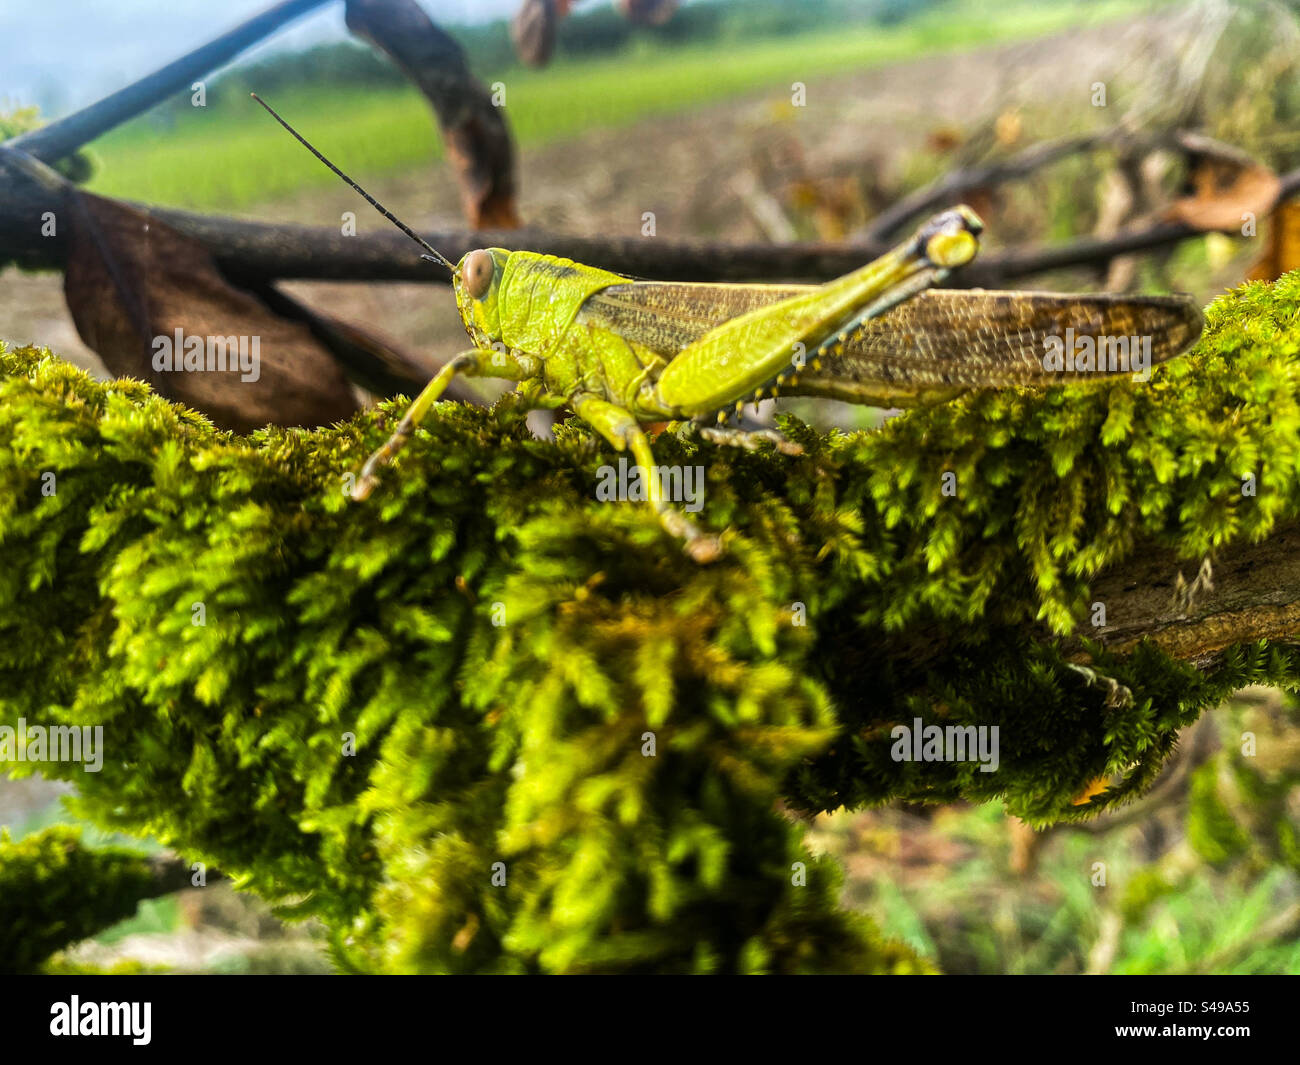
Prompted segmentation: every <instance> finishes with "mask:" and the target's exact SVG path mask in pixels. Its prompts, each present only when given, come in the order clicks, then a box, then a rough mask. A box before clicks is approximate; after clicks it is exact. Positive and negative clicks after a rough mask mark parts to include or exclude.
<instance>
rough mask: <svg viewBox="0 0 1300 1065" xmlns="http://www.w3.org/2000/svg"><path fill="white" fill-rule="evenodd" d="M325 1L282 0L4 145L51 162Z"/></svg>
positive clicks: (157, 102) (159, 100) (119, 123)
mask: <svg viewBox="0 0 1300 1065" xmlns="http://www.w3.org/2000/svg"><path fill="white" fill-rule="evenodd" d="M329 2H330V0H284V2H283V3H280V4H277V5H276V6H275V7H273V8H271V9H270V10H268V11H264V12H262V14H260V15H257V16H255V17H254V18H251V19H249V20H248V21H247V22H245V23H243V24H242V25H239V26H236V27H235V28H234V29H233V30H231V31H230V32H229V33H224V34H222V35H221V36H220V37H218V38H217V39H216V40H214V41H210V42H209V43H207V44H205V45H204V46H203V47H202V48H196V49H195V50H194V51H193V52H190V53H189V55H185V56H182V57H181V58H180V59H177V60H176V61H175V62H174V63H168V64H167V66H165V67H163V68H162V69H161V70H157V71H155V72H154V73H152V74H150V75H149V76H148V77H145V78H141V79H140V80H139V81H137V82H135V83H134V84H133V85H128V86H127V87H126V88H125V89H119V90H118V91H117V92H115V93H113V94H112V95H111V96H106V97H104V99H102V100H99V101H97V102H96V103H93V104H91V105H90V106H89V107H85V108H82V110H80V111H77V112H75V113H74V114H71V115H68V116H67V117H65V118H61V119H59V120H58V121H57V122H51V123H50V124H49V125H48V126H42V127H41V128H40V129H35V130H32V131H31V132H29V133H24V134H22V135H20V136H18V137H15V138H13V139H12V140H10V141H7V142H6V147H10V148H18V149H21V150H22V151H24V152H26V153H27V154H28V155H30V156H32V157H33V158H34V159H39V160H41V161H42V162H46V163H53V162H57V161H58V160H59V159H62V158H63V157H64V156H65V155H69V154H70V153H72V152H75V151H76V150H77V149H78V148H80V147H81V146H82V145H84V144H88V143H90V142H91V141H93V140H94V139H95V138H96V137H98V136H101V135H102V134H104V133H107V132H108V131H109V130H110V129H113V128H114V127H115V126H120V125H121V124H122V123H123V122H125V121H127V120H128V119H131V118H134V117H135V116H136V115H138V114H141V113H143V112H145V111H147V110H149V108H151V107H153V106H155V105H156V104H160V103H162V102H163V101H164V100H165V99H167V97H168V96H170V95H171V94H172V93H174V92H178V91H181V90H186V89H188V88H189V87H190V85H191V84H192V83H193V81H194V79H195V78H201V77H203V76H204V75H205V74H207V73H208V72H209V71H211V70H214V69H215V68H217V67H219V66H221V65H222V64H224V63H228V62H229V61H230V60H231V59H233V58H234V57H235V56H237V55H239V53H240V52H242V51H244V50H245V49H246V48H249V47H251V46H252V45H254V44H256V43H257V42H258V41H260V40H262V38H264V37H268V36H270V35H271V34H272V33H274V32H275V31H276V30H278V29H279V28H280V27H281V26H283V25H285V23H287V22H292V21H293V20H294V19H296V18H298V17H300V16H302V15H305V14H306V13H307V12H308V11H311V10H312V9H313V8H318V7H324V6H325V4H327V3H329Z"/></svg>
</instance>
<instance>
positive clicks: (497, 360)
mask: <svg viewBox="0 0 1300 1065" xmlns="http://www.w3.org/2000/svg"><path fill="white" fill-rule="evenodd" d="M253 98H254V99H255V100H257V102H258V103H260V104H261V105H262V106H263V107H265V108H266V110H267V111H269V112H270V113H271V115H272V116H273V117H274V118H275V119H276V121H277V122H279V123H280V125H282V126H283V127H284V128H285V129H286V130H288V131H289V132H290V133H291V134H293V136H294V137H296V138H297V139H298V141H299V142H301V143H302V144H303V145H304V146H305V147H306V148H307V150H308V151H310V152H311V153H312V154H313V155H315V156H316V158H317V159H319V160H320V161H321V162H322V163H324V164H325V165H326V166H327V167H329V168H330V170H332V171H333V172H334V173H335V174H337V175H338V176H339V177H340V178H342V179H343V180H344V181H346V182H347V183H348V184H349V185H350V186H351V187H352V188H353V189H355V190H356V191H357V192H359V193H360V194H361V195H362V196H363V197H365V199H366V200H367V201H368V202H369V203H370V204H371V205H372V206H373V207H374V208H375V209H376V210H378V211H379V212H380V213H381V214H382V215H384V217H385V218H387V219H388V220H389V221H391V222H393V223H394V224H395V225H396V226H397V227H398V228H399V229H401V230H402V232H404V233H405V234H406V235H407V236H409V237H410V238H411V239H412V240H414V241H415V242H416V243H418V244H419V245H420V246H421V247H422V248H424V252H425V253H424V255H423V258H425V259H428V260H430V261H433V262H438V263H441V264H442V265H444V266H445V267H447V269H448V270H450V271H451V274H452V286H453V289H454V292H455V297H456V306H457V309H458V310H459V312H460V316H461V320H462V322H463V323H464V325H465V330H466V332H467V333H468V334H469V337H470V340H471V341H472V342H473V347H472V348H470V349H469V350H467V351H463V352H461V353H460V354H458V355H456V356H454V357H453V358H452V359H451V360H449V361H448V362H447V363H445V364H444V365H443V367H442V368H441V369H440V370H439V371H438V373H437V374H436V375H435V376H434V377H433V379H432V380H431V381H430V382H429V383H428V385H426V386H425V388H424V390H423V391H422V392H421V393H420V395H419V396H418V397H417V398H416V400H415V402H413V403H412V404H411V406H410V408H409V409H408V410H407V411H406V414H405V415H404V416H403V417H402V420H401V422H399V423H398V426H397V428H396V430H394V432H393V434H392V435H391V436H390V437H389V439H388V441H387V442H386V443H385V444H384V445H383V446H382V447H381V448H379V450H378V451H376V452H375V453H374V454H372V455H371V456H370V458H369V459H368V460H367V461H366V463H365V465H364V466H363V467H362V469H361V473H360V475H359V477H358V480H357V482H356V486H355V488H354V489H353V491H352V498H353V499H354V500H358V501H360V500H364V499H366V498H367V497H368V496H369V495H370V494H371V492H372V491H373V490H374V488H375V486H376V484H377V483H378V476H379V471H380V470H381V469H383V468H384V467H385V466H387V465H388V464H389V463H391V462H392V460H393V458H394V457H395V456H396V455H397V453H398V452H399V451H400V450H401V449H402V447H403V446H404V445H405V443H406V441H407V440H408V439H409V438H410V436H411V434H412V433H413V432H414V431H415V429H416V428H417V427H418V426H419V424H420V422H421V421H422V420H423V419H424V417H425V415H426V414H427V413H428V412H429V409H430V408H431V407H432V405H433V404H434V402H436V401H437V400H438V398H439V397H440V396H441V395H442V394H443V392H444V391H445V390H446V388H447V386H448V385H449V384H450V383H451V381H452V378H453V377H455V376H456V375H457V374H461V375H464V376H467V377H497V378H502V379H505V380H510V381H515V382H517V385H518V391H519V392H520V393H521V394H522V397H523V399H524V404H525V406H528V407H532V408H535V409H536V408H545V409H554V408H556V407H560V406H565V405H567V406H569V407H570V408H571V409H572V410H573V412H574V413H575V414H576V415H577V416H578V417H579V418H581V419H582V420H583V421H585V422H587V424H589V425H590V426H592V428H594V429H595V430H596V431H597V432H598V433H600V435H601V436H603V437H604V438H605V439H606V440H607V441H608V442H609V443H610V444H611V445H612V446H613V447H615V448H616V449H617V450H619V451H624V450H627V451H631V453H632V456H633V458H634V459H635V460H636V463H637V465H638V466H639V467H640V468H641V471H642V473H641V475H642V477H643V478H644V480H645V482H646V485H647V488H648V491H647V496H648V503H649V505H650V506H651V507H652V508H653V510H654V512H655V515H656V517H657V518H658V520H659V522H660V524H661V525H662V526H663V528H664V529H665V530H666V531H667V532H668V533H670V534H671V535H673V536H675V537H677V538H678V539H680V540H681V541H682V542H683V544H684V547H685V549H686V551H687V552H688V554H690V555H691V556H692V557H693V558H695V559H696V560H697V561H700V562H708V561H712V560H713V559H715V558H717V557H718V555H719V554H720V552H721V541H720V540H719V539H718V538H717V537H716V536H713V535H709V534H705V533H702V532H701V531H700V530H699V529H697V528H696V527H695V526H694V525H693V524H692V523H691V522H690V520H689V519H688V518H687V517H686V516H685V515H684V514H681V513H679V512H678V511H677V510H675V509H674V508H673V507H672V506H671V505H670V502H669V501H668V500H666V499H665V498H663V492H662V486H661V485H660V483H659V479H658V476H657V472H656V471H657V466H656V465H655V461H654V457H653V454H652V452H651V448H650V441H649V438H648V437H647V436H646V432H645V429H644V428H643V426H644V425H646V424H652V423H656V422H664V421H669V422H684V423H686V424H687V426H690V427H693V428H695V429H696V430H697V431H698V432H700V433H701V435H704V436H705V437H707V438H709V439H712V440H714V441H715V442H719V443H725V444H734V445H737V446H742V447H754V446H757V444H758V443H759V442H761V441H764V440H766V441H771V442H773V443H775V444H776V445H777V446H778V447H780V448H781V449H782V450H786V451H790V452H797V450H798V449H797V448H795V447H792V446H791V445H789V444H788V443H787V442H786V441H785V440H784V439H783V438H781V437H780V435H779V434H777V433H775V432H774V431H771V430H763V431H760V432H744V431H742V430H739V429H733V428H727V427H725V423H726V419H727V416H728V413H729V412H730V411H731V410H732V409H733V408H734V410H735V411H736V412H737V413H739V411H740V410H741V408H742V407H743V406H744V404H745V403H747V402H751V401H753V402H757V401H758V400H760V399H763V398H765V397H769V396H770V397H775V396H777V395H778V394H786V395H807V396H822V397H828V398H832V399H841V400H848V401H849V402H856V403H869V404H872V405H875V406H883V407H893V406H907V405H912V404H915V403H922V402H937V401H941V400H944V399H948V398H951V397H952V396H954V395H957V394H960V393H961V392H963V391H966V390H969V389H975V388H1001V387H1012V386H1018V385H1019V386H1024V385H1045V384H1050V383H1053V382H1063V381H1079V380H1084V379H1087V378H1086V377H1085V376H1084V374H1091V375H1092V376H1093V377H1103V378H1104V377H1110V378H1114V377H1116V376H1118V375H1119V374H1121V373H1125V372H1130V370H1131V366H1137V367H1139V368H1140V369H1141V370H1149V367H1150V365H1151V364H1153V363H1155V362H1163V361H1165V360H1166V359H1169V358H1172V357H1173V356H1174V355H1177V354H1178V353H1179V352H1181V351H1183V350H1184V349H1185V348H1186V347H1187V346H1189V345H1190V344H1191V343H1192V342H1193V341H1194V340H1195V339H1196V338H1197V337H1198V336H1199V335H1200V330H1201V312H1200V309H1199V308H1198V307H1197V306H1196V304H1195V303H1194V302H1193V301H1192V300H1191V299H1190V298H1189V297H1186V296H1142V297H1130V296H1114V295H1092V294H1073V295H1058V294H1053V293H1039V292H1033V293H1029V292H993V291H984V290H979V289H972V290H952V291H945V290H937V289H933V287H932V286H934V285H936V284H937V283H938V282H941V281H942V280H943V279H944V278H946V277H947V276H948V274H949V273H950V272H951V271H952V270H954V269H956V268H958V267H960V266H963V265H965V264H966V263H968V262H970V260H971V259H973V258H974V256H975V254H976V251H977V250H978V238H979V235H980V233H981V231H982V230H983V223H982V222H981V221H980V219H979V217H978V216H977V215H976V214H975V212H974V211H972V210H971V209H970V208H969V207H965V206H959V207H956V208H953V209H950V210H947V211H943V212H942V213H940V214H937V215H935V216H934V217H933V218H931V219H930V220H929V221H928V222H926V223H925V224H924V225H922V226H921V227H920V228H919V229H918V230H917V231H916V233H915V234H914V235H913V236H912V237H911V238H910V239H909V240H907V241H905V242H903V243H902V244H900V245H898V246H897V247H896V248H894V249H893V250H891V251H888V252H886V253H885V254H884V255H882V256H881V257H880V258H878V259H876V260H875V261H874V262H871V263H868V264H867V265H866V266H863V267H861V268H860V269H858V270H855V271H853V272H851V273H848V274H845V275H844V276H843V277H840V278H837V279H836V280H833V281H828V282H826V283H825V284H823V285H741V284H707V283H677V282H651V281H637V280H635V279H633V278H629V277H625V276H623V275H621V274H615V273H610V272H609V271H606V270H601V269H597V268H595V267H591V266H584V265H582V264H580V263H575V262H572V261H571V260H569V259H562V258H558V257H556V256H553V255H541V254H538V253H535V252H527V251H508V250H506V249H504V248H480V249H478V250H475V251H471V252H469V253H468V254H467V255H465V256H464V257H463V258H462V259H461V260H460V262H458V263H452V262H451V261H450V260H448V259H447V258H446V257H445V256H443V255H442V254H441V253H440V252H438V251H437V250H436V249H435V248H433V247H432V246H431V245H429V244H428V243H427V242H426V241H425V240H423V239H422V238H421V237H420V236H418V235H417V234H416V233H415V232H414V231H413V230H412V229H411V228H410V227H409V226H407V225H406V224H405V223H404V222H402V221H400V220H399V219H398V218H397V217H396V216H394V215H393V214H392V213H391V212H390V211H388V210H387V208H385V207H384V206H383V205H382V204H380V203H379V202H378V201H377V200H376V199H375V198H374V197H372V196H371V195H370V194H369V193H367V192H366V191H365V190H364V189H363V188H361V186H360V185H358V184H357V183H356V182H355V181H353V180H352V179H351V178H350V177H348V176H347V175H346V174H345V173H343V171H341V170H340V169H339V168H338V167H336V166H335V165H334V164H333V163H332V162H330V161H329V160H328V159H326V158H325V156H323V155H322V154H321V153H320V152H319V151H317V150H316V148H315V147H313V146H312V145H311V144H310V143H309V142H308V141H307V140H306V139H305V138H304V137H303V136H302V135H301V134H300V133H298V131H297V130H295V129H294V128H293V127H292V126H291V125H289V123H288V122H286V121H285V120H284V119H283V118H281V117H280V116H279V115H278V114H277V113H276V112H275V111H274V110H273V109H272V108H271V107H270V106H269V105H268V104H267V103H266V102H265V101H263V100H262V99H260V98H259V97H258V96H257V95H256V94H253ZM927 290H928V291H927ZM1067 335H1069V336H1071V337H1072V338H1074V341H1075V344H1076V345H1077V343H1078V342H1080V341H1085V340H1086V341H1088V343H1089V347H1088V349H1087V350H1088V351H1089V352H1092V353H1093V354H1092V355H1091V356H1089V358H1088V359H1087V360H1084V362H1085V365H1083V368H1082V370H1080V369H1079V368H1077V367H1076V366H1075V365H1074V351H1073V349H1072V350H1071V353H1070V361H1069V365H1068V366H1067V365H1066V364H1065V362H1064V361H1062V364H1061V365H1060V366H1059V367H1058V366H1053V365H1050V361H1049V360H1047V359H1045V358H1044V348H1045V347H1050V342H1051V341H1052V340H1053V339H1056V340H1057V341H1058V342H1060V338H1063V337H1065V336H1067ZM1120 340H1123V341H1124V348H1123V359H1122V360H1118V359H1117V358H1116V356H1117V353H1118V342H1119V341H1120ZM1130 340H1131V341H1132V342H1133V343H1135V344H1136V345H1138V348H1137V350H1138V351H1139V352H1143V353H1144V354H1143V358H1142V360H1141V361H1139V360H1138V359H1137V358H1134V359H1133V361H1132V363H1131V364H1130V358H1129V350H1128V343H1129V341H1130ZM1143 341H1145V343H1146V347H1145V349H1144V348H1143V347H1142V342H1143ZM1103 343H1108V345H1109V348H1110V360H1109V362H1108V363H1107V365H1106V366H1105V367H1101V366H1100V359H1101V356H1102V344H1103ZM715 421H716V425H715V424H714V423H715Z"/></svg>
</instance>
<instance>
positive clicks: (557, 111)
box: [88, 0, 1154, 209]
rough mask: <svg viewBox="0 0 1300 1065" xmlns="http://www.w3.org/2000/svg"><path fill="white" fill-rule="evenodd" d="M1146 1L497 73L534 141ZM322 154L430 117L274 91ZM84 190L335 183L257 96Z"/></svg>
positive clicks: (396, 141)
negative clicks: (722, 54)
mask: <svg viewBox="0 0 1300 1065" xmlns="http://www.w3.org/2000/svg"><path fill="white" fill-rule="evenodd" d="M1153 6H1154V5H1152V4H1151V3H1142V2H1140V0H1099V2H1092V3H1059V4H1053V5H1051V6H1046V5H1040V4H1033V3H1026V2H1023V0H1012V2H1009V3H1005V4H995V3H991V2H988V0H965V2H962V3H960V4H957V5H954V6H947V7H943V8H939V9H934V10H931V11H928V12H926V13H925V14H923V15H920V16H918V17H916V18H914V19H912V20H911V21H909V22H907V23H905V24H902V25H898V26H891V27H875V26H854V27H852V28H849V29H832V30H826V29H820V30H816V31H811V32H809V33H807V34H801V35H799V36H797V37H794V38H782V39H779V40H770V41H759V42H750V41H745V42H740V43H738V44H737V45H736V46H735V47H731V46H727V48H726V54H725V60H721V59H720V57H719V46H718V44H717V43H716V42H711V43H710V44H708V45H705V46H688V47H682V48H671V49H669V48H665V47H663V46H654V47H653V48H651V47H646V48H639V49H635V50H633V51H632V52H631V53H630V54H627V55H623V56H619V57H617V58H613V59H610V58H601V59H593V60H588V61H573V60H570V61H565V62H556V63H555V64H553V65H552V66H551V67H549V68H548V69H546V70H543V71H527V70H523V69H518V68H516V69H512V70H510V71H508V72H506V73H504V74H502V75H500V76H497V75H494V74H493V73H492V72H485V71H478V72H477V73H478V74H479V76H480V78H481V79H482V80H483V81H485V82H487V83H489V84H491V83H493V82H495V81H498V80H500V81H502V82H503V83H504V84H505V87H506V106H507V109H508V113H509V119H510V124H511V129H512V131H513V133H514V136H515V138H516V141H517V143H519V144H520V145H521V146H524V147H528V146H532V145H538V144H542V143H546V142H548V141H554V140H558V139H561V138H565V137H572V136H578V135H581V134H582V133H584V132H586V131H588V130H592V129H597V128H609V127H614V126H619V125H624V124H628V123H631V122H633V121H635V120H637V119H640V118H645V117H649V116H654V115H666V114H673V113H677V112H681V111H684V110H688V109H691V108H695V107H699V106H701V105H704V104H708V103H710V102H714V101H720V100H725V99H728V98H733V97H736V96H739V95H743V94H745V93H749V92H753V91H755V90H759V89H763V88H767V89H769V90H771V91H772V92H773V93H774V94H776V95H777V96H780V97H781V98H783V99H784V98H786V93H787V92H788V91H789V86H790V84H791V83H793V82H795V81H804V82H814V81H815V80H816V79H818V78H822V77H825V76H827V75H831V74H837V73H845V72H849V71H854V70H861V69H864V68H868V67H873V66H879V65H882V64H885V63H890V62H895V61H899V60H904V59H908V58H912V57H915V56H919V55H924V54H933V53H936V52H944V51H958V50H960V51H968V50H974V49H977V48H980V47H983V46H986V45H989V44H992V43H998V42H1003V41H1012V40H1022V39H1027V38H1033V37H1037V36H1041V35H1044V34H1049V33H1053V32H1057V31H1060V30H1062V29H1065V28H1067V27H1070V26H1074V25H1079V24H1080V23H1085V22H1086V23H1088V24H1093V25H1095V24H1097V23H1099V22H1104V21H1107V20H1109V19H1117V18H1122V17H1125V16H1128V15H1133V14H1135V13H1138V12H1141V11H1144V10H1150V9H1151V8H1152V7H1153ZM271 102H272V103H273V104H274V105H275V106H276V107H277V109H278V110H280V111H281V112H282V113H283V114H284V115H285V116H286V117H287V118H289V119H290V121H292V122H294V124H295V125H298V126H299V127H300V128H301V129H302V130H303V131H304V132H305V133H306V134H307V135H308V136H309V137H311V138H312V140H314V141H315V142H316V143H317V145H318V146H319V147H320V148H321V149H322V151H324V152H325V153H326V154H329V155H332V156H334V157H336V158H337V160H338V161H339V162H340V163H341V164H342V165H344V166H345V168H346V169H349V170H352V171H355V172H356V173H355V176H357V177H358V178H359V179H369V180H373V179H374V178H375V177H376V176H378V175H383V174H386V173H392V172H395V171H400V170H403V169H408V168H410V167H413V166H416V165H420V164H424V163H427V162H428V161H429V160H431V159H436V158H439V157H441V155H442V147H441V144H440V143H439V141H438V137H437V133H436V130H435V127H434V123H433V120H432V116H431V113H430V111H429V108H428V106H427V104H426V103H425V101H424V99H423V98H422V97H421V96H420V95H419V94H418V93H417V92H416V91H415V90H414V89H403V90H397V91H394V90H391V89H383V90H377V91H374V92H367V93H364V94H363V93H360V92H358V91H357V90H356V89H355V88H354V87H339V86H321V85H303V86H302V87H301V88H300V89H299V90H297V91H295V92H291V93H277V94H276V97H275V99H273V100H272V101H271ZM93 147H94V153H95V155H96V157H97V161H98V163H99V167H98V169H97V172H96V175H95V177H94V178H93V180H92V181H91V182H90V183H89V186H88V187H89V188H90V189H91V190H92V191H94V192H98V193H102V194H103V195H106V196H117V197H123V198H127V199H132V200H137V201H143V202H148V203H158V204H166V205H170V206H177V207H191V208H202V209H215V208H224V209H230V208H238V207H241V206H246V205H249V204H253V203H258V202H263V201H267V200H274V199H277V198H280V197H284V196H288V195H291V194H293V193H295V192H298V191H299V190H302V189H306V188H311V187H321V186H324V185H326V184H328V183H331V182H333V181H335V180H336V179H334V178H333V177H331V176H330V175H329V173H328V172H327V171H325V170H324V169H323V168H321V167H320V166H318V165H315V164H313V163H311V161H310V160H308V159H306V158H305V157H304V156H303V154H302V149H301V148H300V147H298V146H297V145H296V144H294V143H293V141H292V140H291V139H290V138H289V137H288V136H287V135H286V134H285V133H284V132H283V131H282V130H280V129H279V127H277V126H276V125H275V124H274V123H273V122H271V120H270V119H269V117H268V116H266V115H265V114H263V113H262V112H261V111H260V110H259V109H258V108H257V107H256V105H254V104H253V103H252V101H251V100H250V101H247V105H246V106H241V105H240V104H239V103H236V104H233V105H230V106H227V107H217V106H213V107H208V108H193V109H190V110H186V111H184V113H183V114H181V115H180V116H179V117H176V113H175V111H172V112H169V113H164V112H157V113H154V114H151V115H145V116H142V117H141V118H139V119H136V120H134V121H132V122H130V123H128V124H127V125H124V126H122V127H121V128H119V129H117V130H115V131H113V132H112V133H110V134H108V135H107V136H105V137H103V138H102V139H100V140H99V141H96V142H95V144H94V146H93Z"/></svg>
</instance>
